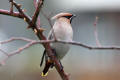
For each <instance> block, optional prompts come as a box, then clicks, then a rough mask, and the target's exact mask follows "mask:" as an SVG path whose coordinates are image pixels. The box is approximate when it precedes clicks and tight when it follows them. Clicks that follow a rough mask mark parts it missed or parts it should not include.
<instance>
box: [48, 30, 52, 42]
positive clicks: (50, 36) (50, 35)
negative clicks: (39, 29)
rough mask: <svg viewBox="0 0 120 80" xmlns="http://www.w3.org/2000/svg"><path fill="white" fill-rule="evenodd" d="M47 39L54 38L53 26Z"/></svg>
mask: <svg viewBox="0 0 120 80" xmlns="http://www.w3.org/2000/svg"><path fill="white" fill-rule="evenodd" d="M47 39H48V40H51V39H53V28H52V29H51V30H50V32H49V34H48V37H47Z"/></svg>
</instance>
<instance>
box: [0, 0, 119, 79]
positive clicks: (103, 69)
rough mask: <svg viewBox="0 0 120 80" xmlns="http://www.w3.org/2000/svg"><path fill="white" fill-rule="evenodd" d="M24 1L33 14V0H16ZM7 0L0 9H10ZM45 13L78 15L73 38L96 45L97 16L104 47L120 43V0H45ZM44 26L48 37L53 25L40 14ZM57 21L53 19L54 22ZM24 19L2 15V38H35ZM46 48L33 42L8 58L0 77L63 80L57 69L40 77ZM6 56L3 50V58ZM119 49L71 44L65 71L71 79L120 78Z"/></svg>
mask: <svg viewBox="0 0 120 80" xmlns="http://www.w3.org/2000/svg"><path fill="white" fill-rule="evenodd" d="M15 1H16V2H17V3H19V4H22V8H23V9H26V13H27V14H28V15H29V16H32V14H33V12H34V10H35V9H34V6H33V0H15ZM9 7H10V5H9V3H8V0H0V9H7V10H9ZM42 10H43V12H44V13H45V14H47V15H49V14H51V13H52V16H54V15H55V14H57V13H60V12H70V13H73V14H76V16H77V17H76V18H74V19H73V22H72V26H73V30H74V41H78V42H81V43H84V44H87V45H90V46H97V45H96V40H95V36H94V29H95V27H94V22H95V19H96V16H97V17H98V18H99V19H98V23H97V30H98V38H99V40H100V43H101V45H102V46H120V35H119V34H120V22H119V21H120V1H119V0H90V1H89V0H45V2H44V6H43V9H42ZM40 17H41V26H42V27H44V28H45V29H46V31H45V32H44V34H45V35H46V36H47V34H48V32H49V30H50V26H49V24H48V21H47V20H46V19H45V17H44V16H43V15H42V14H40ZM53 22H54V21H53ZM27 26H28V25H27V24H26V23H25V22H24V20H21V19H18V18H14V17H9V16H4V15H0V41H3V40H6V39H9V38H11V37H26V38H30V39H36V40H37V37H36V36H35V35H34V33H33V31H32V30H30V29H26V28H27ZM25 44H26V42H24V41H14V42H11V43H8V44H5V45H1V46H0V48H1V49H3V50H4V51H6V52H11V51H13V50H16V49H18V48H19V47H21V46H24V45H25ZM43 51H44V48H43V46H42V45H40V44H37V45H34V46H32V47H30V48H28V49H26V50H24V51H22V52H21V53H20V54H18V55H15V56H13V57H11V58H9V59H8V60H7V62H6V65H4V66H0V80H28V79H29V80H61V78H60V76H59V74H57V72H56V70H55V68H54V69H53V70H50V71H49V74H48V76H46V77H41V72H42V70H43V67H41V68H40V67H39V63H40V59H41V56H42V53H43ZM5 57H6V56H5V55H4V54H3V53H1V52H0V60H2V59H4V58H5ZM119 61H120V51H118V50H88V49H85V48H82V47H80V46H73V45H72V46H71V49H70V51H69V53H68V54H67V55H66V56H65V58H64V59H63V60H62V64H63V66H64V70H65V72H67V73H68V74H70V80H76V79H77V80H120V62H119Z"/></svg>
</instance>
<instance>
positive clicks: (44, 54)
mask: <svg viewBox="0 0 120 80" xmlns="http://www.w3.org/2000/svg"><path fill="white" fill-rule="evenodd" d="M52 30H53V29H51V30H50V32H49V34H48V37H47V39H48V40H51V39H53V31H52ZM44 57H45V60H47V59H48V56H47V55H46V50H44V52H43V55H42V58H41V62H40V66H42V64H43V60H44Z"/></svg>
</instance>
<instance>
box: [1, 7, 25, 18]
mask: <svg viewBox="0 0 120 80" xmlns="http://www.w3.org/2000/svg"><path fill="white" fill-rule="evenodd" d="M0 14H2V15H8V16H13V17H18V18H24V17H23V16H22V15H21V14H19V12H13V13H11V12H10V11H8V10H4V9H0Z"/></svg>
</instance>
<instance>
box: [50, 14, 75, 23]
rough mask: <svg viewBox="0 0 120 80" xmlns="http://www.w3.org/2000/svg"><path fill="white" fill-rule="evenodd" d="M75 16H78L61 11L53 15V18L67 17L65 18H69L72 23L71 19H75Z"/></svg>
mask: <svg viewBox="0 0 120 80" xmlns="http://www.w3.org/2000/svg"><path fill="white" fill-rule="evenodd" d="M74 17H76V16H75V15H73V14H71V13H59V14H57V15H55V16H53V17H52V20H54V19H60V18H65V19H67V20H68V21H70V23H71V21H72V19H73V18H74Z"/></svg>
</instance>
